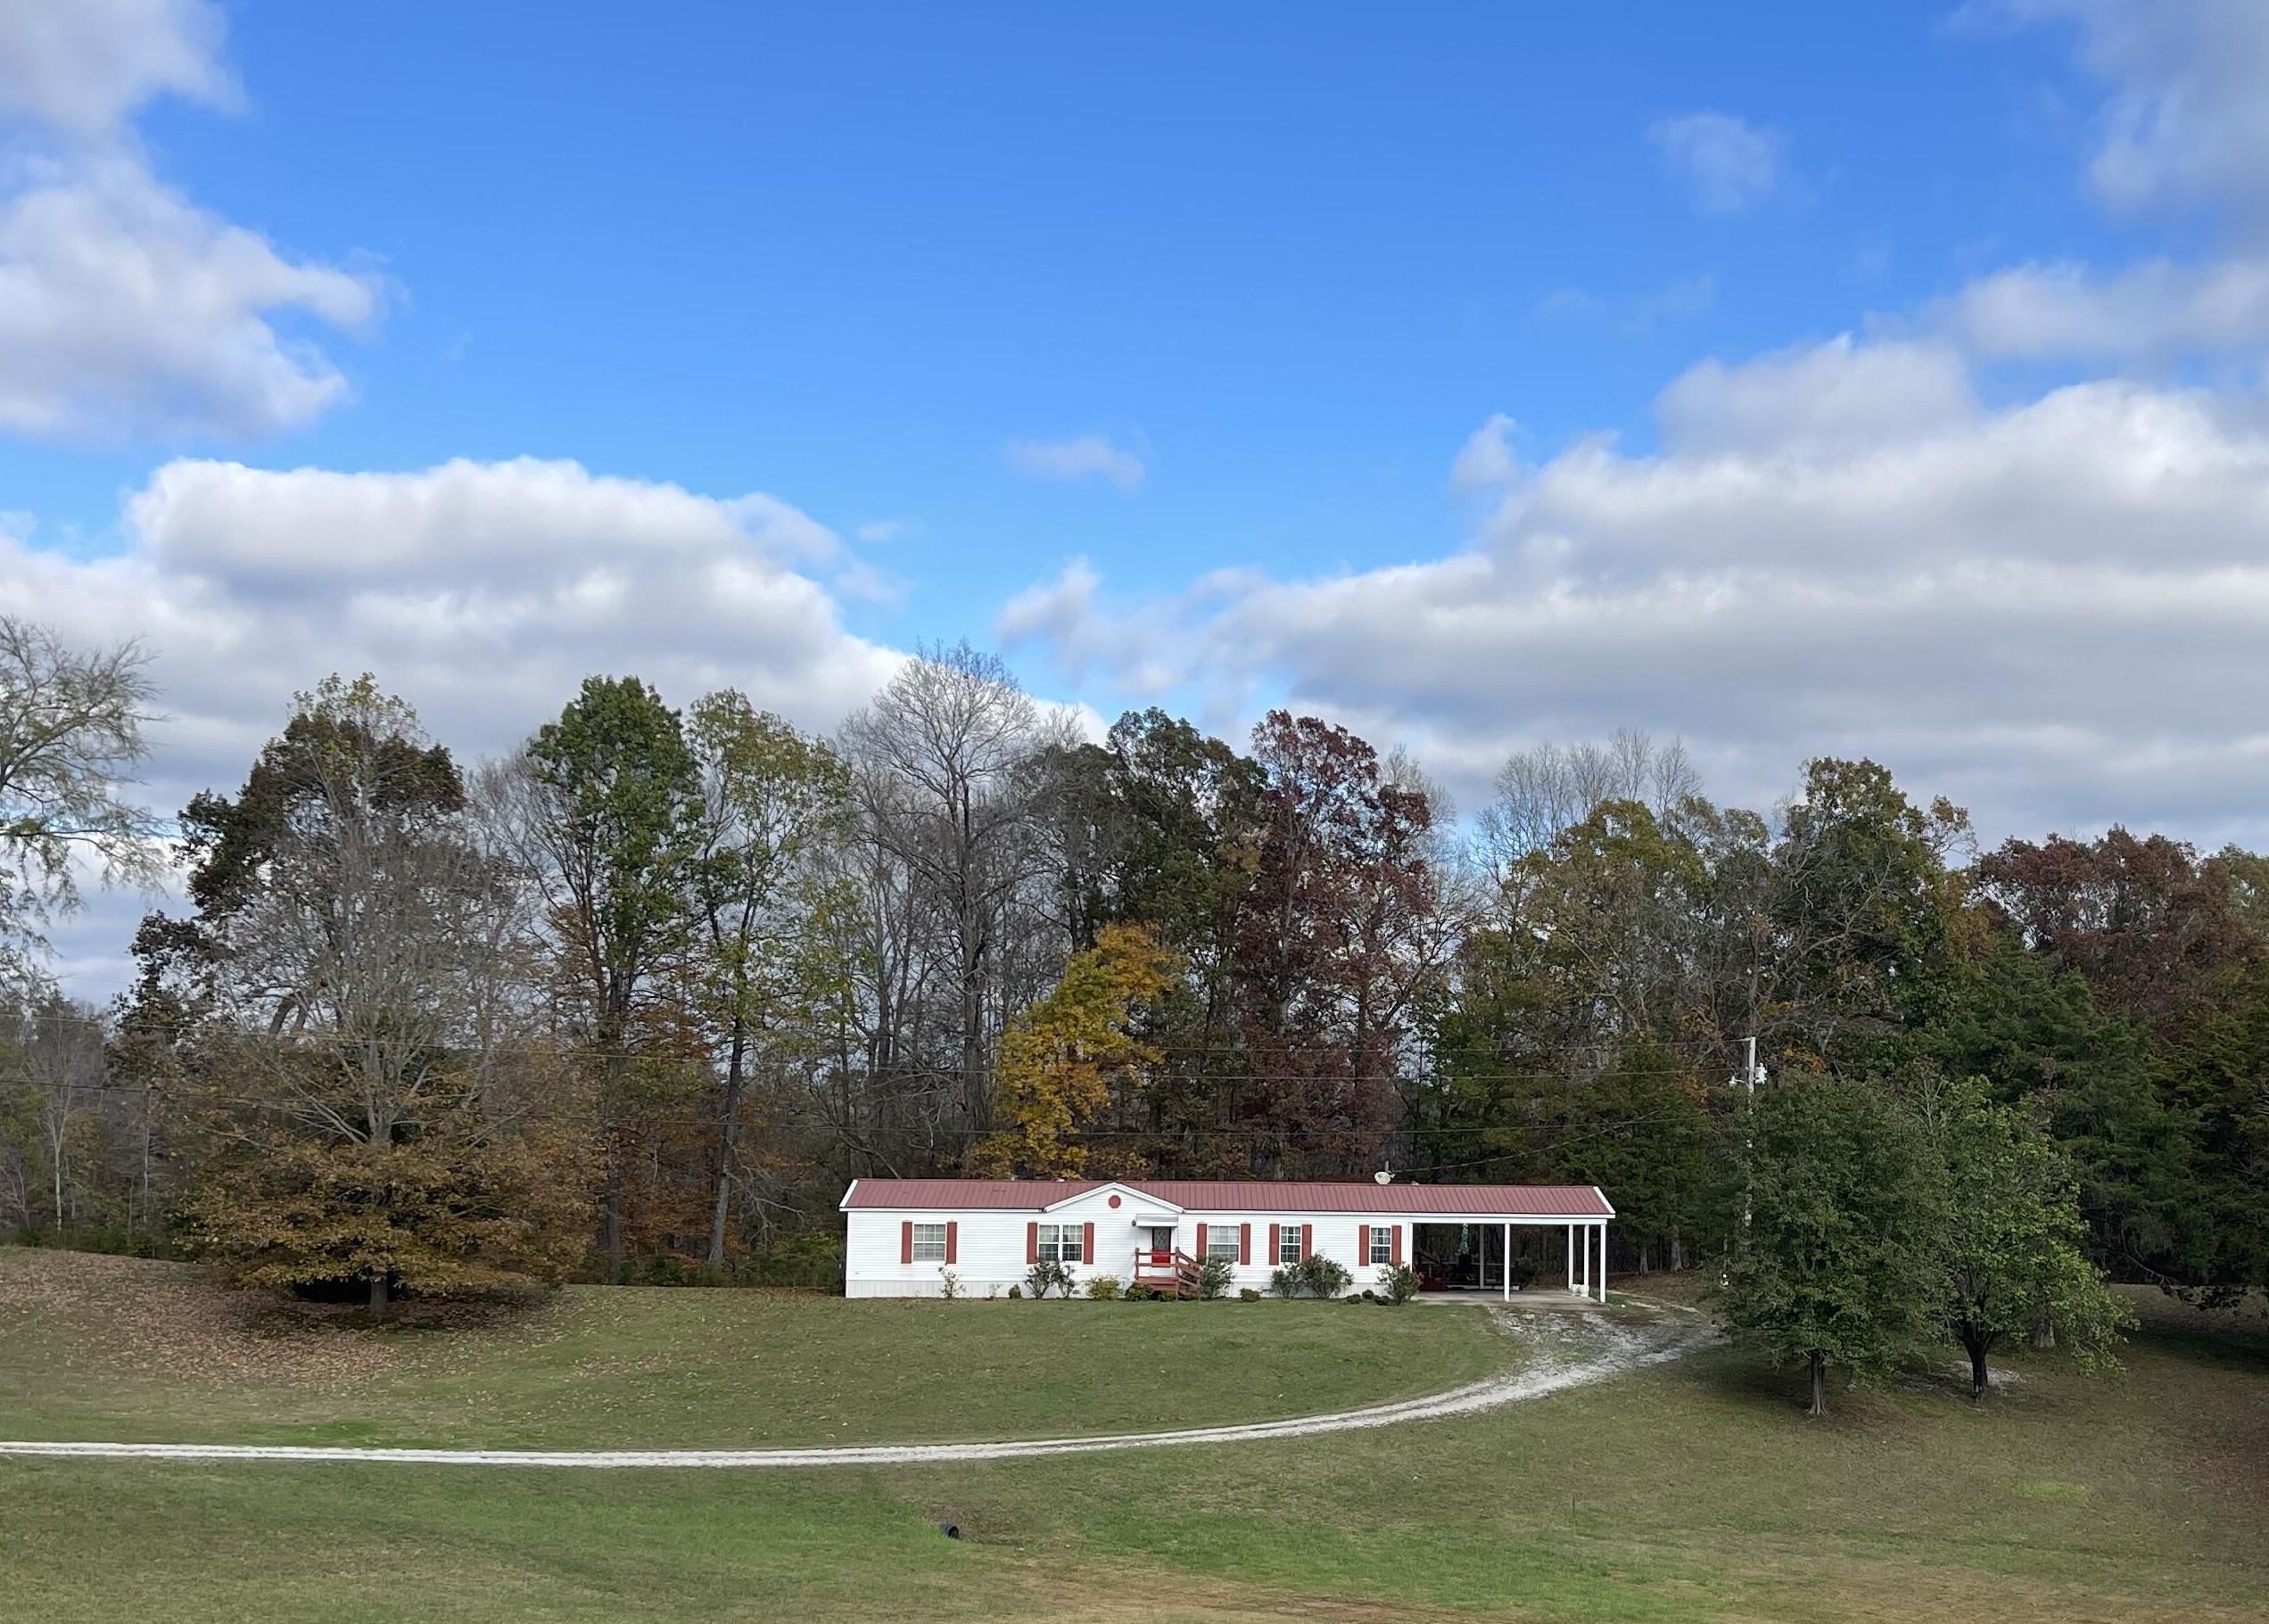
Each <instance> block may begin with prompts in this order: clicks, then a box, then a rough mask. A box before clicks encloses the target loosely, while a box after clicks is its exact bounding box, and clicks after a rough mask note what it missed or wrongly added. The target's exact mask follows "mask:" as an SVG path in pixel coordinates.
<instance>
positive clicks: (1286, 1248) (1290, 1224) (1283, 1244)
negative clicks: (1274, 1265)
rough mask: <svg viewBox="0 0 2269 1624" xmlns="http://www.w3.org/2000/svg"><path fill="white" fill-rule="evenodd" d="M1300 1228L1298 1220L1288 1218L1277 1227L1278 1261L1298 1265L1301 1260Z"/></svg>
mask: <svg viewBox="0 0 2269 1624" xmlns="http://www.w3.org/2000/svg"><path fill="white" fill-rule="evenodd" d="M1276 1261H1277V1262H1279V1263H1298V1262H1299V1261H1300V1221H1299V1220H1298V1219H1296V1218H1287V1219H1285V1220H1283V1222H1281V1223H1279V1224H1277V1225H1276Z"/></svg>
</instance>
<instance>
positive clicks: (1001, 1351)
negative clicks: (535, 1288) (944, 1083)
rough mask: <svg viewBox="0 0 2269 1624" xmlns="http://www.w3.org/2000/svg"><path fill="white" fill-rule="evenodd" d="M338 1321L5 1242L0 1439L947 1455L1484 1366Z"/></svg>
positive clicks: (761, 1333) (1367, 1346)
mask: <svg viewBox="0 0 2269 1624" xmlns="http://www.w3.org/2000/svg"><path fill="white" fill-rule="evenodd" d="M358 1322H359V1315H357V1314H356V1313H355V1312H354V1311H353V1310H351V1309H349V1308H343V1307H342V1308H326V1307H313V1306H305V1305H296V1304H287V1303H279V1302H278V1301H276V1299H275V1298H268V1297H265V1296H258V1295H252V1294H243V1293H232V1292H223V1291H216V1290H213V1289H212V1288H211V1287H210V1285H209V1284H208V1283H207V1282H206V1279H205V1276H204V1274H202V1272H201V1271H199V1270H196V1269H193V1268H190V1267H187V1266H186V1265H179V1264H165V1263H151V1262H147V1261H144V1260H141V1259H136V1258H125V1257H91V1256H87V1255H85V1254H78V1253H69V1252H46V1251H37V1250H29V1249H22V1248H12V1247H0V1433H4V1434H5V1435H6V1436H9V1437H12V1438H20V1439H127V1440H149V1441H156V1442H169V1443H263V1444H274V1443H293V1444H297V1443H320V1444H333V1443H352V1444H378V1445H395V1446H399V1445H434V1446H458V1447H486V1448H606V1447H625V1448H627V1447H648V1448H669V1447H718V1448H726V1447H755V1446H760V1445H791V1444H831V1443H895V1442H905V1441H919V1442H947V1441H955V1440H961V1439H995V1438H1017V1437H1027V1438H1028V1437H1043V1436H1055V1435H1059V1434H1068V1433H1089V1432H1111V1431H1124V1430H1128V1429H1131V1428H1150V1427H1159V1426H1180V1425H1199V1424H1202V1423H1207V1422H1236V1421H1259V1420H1267V1419H1271V1418H1274V1417H1278V1416H1284V1415H1299V1414H1308V1413H1311V1412H1315V1411H1319V1410H1331V1409H1339V1408H1343V1407H1346V1406H1352V1405H1360V1404H1369V1403H1374V1402H1377V1401H1381V1400H1385V1399H1391V1398H1401V1397H1412V1396H1415V1395H1417V1394H1422V1393H1432V1392H1438V1391H1440V1389H1444V1388H1448V1387H1454V1386H1456V1385H1457V1384H1458V1383H1459V1382H1462V1381H1471V1380H1473V1378H1474V1377H1477V1376H1481V1375H1484V1374H1486V1373H1489V1371H1491V1370H1493V1369H1496V1368H1497V1367H1498V1365H1499V1364H1502V1363H1503V1362H1504V1359H1505V1356H1506V1343H1505V1340H1504V1339H1503V1338H1501V1337H1498V1336H1496V1335H1493V1334H1492V1333H1490V1332H1489V1331H1488V1329H1487V1328H1486V1326H1485V1325H1484V1324H1483V1323H1481V1320H1480V1319H1479V1317H1478V1316H1476V1315H1470V1314H1461V1313H1444V1312H1441V1311H1439V1310H1435V1309H1430V1308H1404V1309H1400V1310H1396V1311H1388V1310H1383V1309H1379V1308H1373V1307H1343V1308H1339V1309H1337V1310H1335V1311H1334V1310H1326V1309H1323V1308H1320V1307H1318V1306H1316V1305H1312V1304H1298V1303H1279V1302H1275V1301H1268V1302H1260V1303H1242V1302H1226V1303H1091V1302H1086V1301H1084V1300H1081V1301H1073V1302H1059V1301H1053V1300H1052V1301H1048V1302H1008V1301H1000V1302H960V1303H941V1302H932V1301H920V1300H914V1299H894V1298H885V1299H880V1300H875V1301H864V1302H846V1301H845V1300H843V1299H841V1298H826V1297H809V1296H773V1295H770V1294H766V1293H762V1292H755V1291H727V1290H656V1289H652V1288H637V1287H624V1288H606V1287H597V1286H583V1287H573V1288H570V1289H569V1290H565V1291H563V1292H561V1293H559V1294H558V1295H557V1296H556V1297H552V1298H546V1299H541V1300H538V1301H533V1302H530V1303H526V1304H523V1305H519V1306H515V1307H490V1308H482V1309H466V1308H435V1307H424V1308H420V1307H417V1306H415V1305H411V1306H407V1307H406V1311H405V1312H404V1313H403V1315H401V1317H400V1321H399V1322H398V1323H392V1324H389V1325H388V1326H386V1327H384V1328H382V1329H377V1330H372V1329H368V1328H367V1327H361V1326H360V1325H359V1323H358Z"/></svg>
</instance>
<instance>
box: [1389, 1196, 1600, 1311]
mask: <svg viewBox="0 0 2269 1624" xmlns="http://www.w3.org/2000/svg"><path fill="white" fill-rule="evenodd" d="M1420 1191H1423V1193H1424V1195H1425V1198H1426V1199H1425V1202H1424V1207H1425V1208H1426V1210H1411V1211H1407V1212H1406V1213H1405V1214H1404V1215H1403V1221H1404V1222H1406V1223H1407V1224H1409V1225H1410V1236H1411V1255H1412V1259H1413V1262H1414V1265H1415V1267H1417V1269H1418V1271H1419V1278H1420V1280H1421V1282H1422V1283H1423V1284H1424V1286H1425V1288H1426V1289H1428V1290H1446V1291H1451V1292H1473V1293H1475V1294H1483V1293H1489V1292H1492V1291H1493V1292H1494V1293H1495V1294H1496V1295H1498V1296H1499V1297H1501V1298H1504V1299H1505V1300H1506V1301H1508V1302H1509V1301H1510V1300H1512V1297H1513V1290H1514V1286H1513V1277H1514V1274H1515V1273H1516V1272H1518V1262H1517V1254H1516V1250H1515V1243H1516V1240H1518V1241H1526V1240H1529V1239H1530V1238H1531V1237H1532V1236H1533V1235H1534V1234H1535V1232H1538V1231H1547V1232H1553V1231H1556V1232H1558V1235H1559V1238H1560V1240H1561V1241H1562V1242H1563V1246H1562V1248H1561V1250H1562V1252H1563V1258H1562V1261H1563V1263H1564V1267H1565V1271H1566V1280H1565V1284H1566V1289H1567V1290H1568V1291H1569V1292H1570V1293H1572V1294H1573V1295H1575V1296H1578V1297H1583V1298H1596V1299H1597V1300H1598V1301H1600V1302H1603V1303H1604V1302H1605V1301H1606V1300H1607V1225H1608V1224H1609V1222H1610V1221H1611V1220H1613V1217H1614V1216H1615V1209H1614V1208H1613V1206H1611V1205H1610V1204H1609V1202H1608V1200H1607V1198H1606V1196H1605V1194H1603V1193H1602V1192H1601V1191H1600V1190H1599V1188H1598V1187H1597V1185H1592V1184H1584V1185H1543V1186H1524V1187H1521V1188H1520V1189H1518V1190H1517V1191H1508V1190H1507V1189H1506V1187H1505V1186H1502V1185H1499V1186H1489V1185H1458V1184H1432V1185H1425V1184H1420V1185H1397V1186H1394V1187H1393V1193H1394V1194H1396V1195H1398V1196H1401V1197H1402V1198H1403V1199H1405V1200H1408V1199H1409V1198H1410V1197H1411V1196H1413V1195H1415V1194H1416V1193H1418V1192H1420ZM1508 1195H1517V1196H1518V1197H1520V1198H1522V1202H1521V1204H1522V1206H1526V1207H1531V1208H1534V1210H1521V1211H1515V1210H1506V1208H1505V1207H1504V1206H1502V1205H1500V1203H1503V1202H1505V1200H1506V1197H1507V1196H1508ZM1476 1198H1478V1199H1476ZM1412 1205H1413V1206H1414V1207H1415V1206H1416V1205H1417V1203H1415V1202H1413V1203H1412ZM1532 1249H1533V1248H1532V1247H1530V1246H1522V1247H1521V1249H1520V1250H1521V1251H1522V1252H1526V1251H1530V1250H1532ZM1507 1259H1515V1260H1516V1261H1515V1266H1514V1267H1513V1268H1508V1267H1506V1260H1507ZM1430 1270H1431V1271H1432V1274H1431V1276H1430V1273H1429V1272H1430Z"/></svg>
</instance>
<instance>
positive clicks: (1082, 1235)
mask: <svg viewBox="0 0 2269 1624" xmlns="http://www.w3.org/2000/svg"><path fill="white" fill-rule="evenodd" d="M1079 1260H1080V1261H1081V1262H1082V1263H1093V1262H1094V1261H1095V1226H1094V1225H1093V1224H1081V1225H1080V1228H1079Z"/></svg>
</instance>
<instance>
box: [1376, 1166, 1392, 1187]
mask: <svg viewBox="0 0 2269 1624" xmlns="http://www.w3.org/2000/svg"><path fill="white" fill-rule="evenodd" d="M1371 1182H1372V1183H1374V1184H1391V1183H1394V1169H1393V1168H1392V1167H1382V1168H1380V1169H1379V1170H1378V1171H1377V1172H1376V1173H1374V1174H1373V1175H1371Z"/></svg>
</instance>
